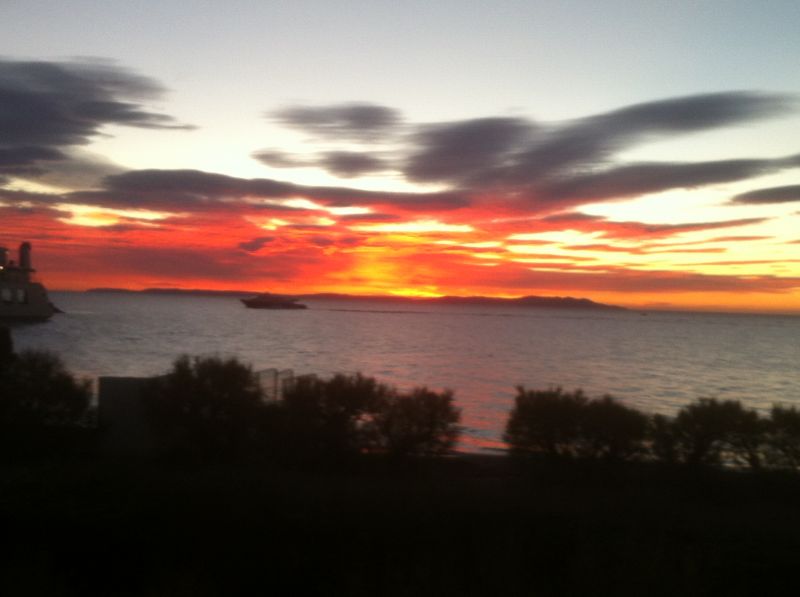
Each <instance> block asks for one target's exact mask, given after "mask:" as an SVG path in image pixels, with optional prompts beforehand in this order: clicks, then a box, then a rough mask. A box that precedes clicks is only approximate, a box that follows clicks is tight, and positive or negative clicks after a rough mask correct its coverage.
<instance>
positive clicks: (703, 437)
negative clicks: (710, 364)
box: [675, 398, 764, 468]
mask: <svg viewBox="0 0 800 597" xmlns="http://www.w3.org/2000/svg"><path fill="white" fill-rule="evenodd" d="M675 433H676V437H677V444H678V452H679V454H680V456H681V459H682V460H683V461H684V462H685V463H686V464H689V465H701V464H719V463H720V462H721V461H722V456H723V454H728V455H730V456H731V457H732V458H733V459H734V460H735V461H744V462H746V463H747V464H749V465H750V466H751V467H754V468H758V467H759V466H760V464H761V458H760V453H761V445H762V443H763V438H764V427H763V425H762V424H761V422H760V420H759V417H758V414H757V413H756V412H754V411H751V410H747V409H745V408H744V407H743V406H742V405H741V403H740V402H738V401H736V400H725V401H718V400H716V399H714V398H700V399H699V400H697V401H696V402H694V403H692V404H689V405H687V406H685V407H683V408H682V409H681V410H680V411H679V412H678V415H677V417H675Z"/></svg>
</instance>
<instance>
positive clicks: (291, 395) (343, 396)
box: [283, 373, 392, 459]
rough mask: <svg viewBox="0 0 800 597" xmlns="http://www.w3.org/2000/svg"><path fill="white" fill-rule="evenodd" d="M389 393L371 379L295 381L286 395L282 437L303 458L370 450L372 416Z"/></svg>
mask: <svg viewBox="0 0 800 597" xmlns="http://www.w3.org/2000/svg"><path fill="white" fill-rule="evenodd" d="M391 395H392V390H391V389H390V388H389V387H388V386H386V385H384V384H381V383H379V382H377V381H376V380H375V379H374V378H371V377H365V376H363V375H361V374H360V373H358V374H355V375H344V374H337V375H335V376H334V377H332V378H331V379H329V380H322V379H319V378H316V377H313V376H304V377H299V378H297V379H296V380H295V382H294V384H292V386H291V387H290V388H288V389H287V390H286V391H285V392H284V397H283V404H284V408H285V410H286V430H285V431H286V436H287V442H289V445H291V447H292V450H293V451H294V452H295V453H296V455H297V456H299V457H301V458H312V459H319V458H322V459H329V458H340V457H343V456H346V455H353V454H359V453H362V452H367V451H370V450H373V449H374V448H375V447H376V446H377V445H378V436H377V428H376V424H375V417H376V415H377V414H378V413H379V412H380V411H381V410H382V409H383V408H384V404H385V403H386V401H387V400H388V399H389V397H390V396H391Z"/></svg>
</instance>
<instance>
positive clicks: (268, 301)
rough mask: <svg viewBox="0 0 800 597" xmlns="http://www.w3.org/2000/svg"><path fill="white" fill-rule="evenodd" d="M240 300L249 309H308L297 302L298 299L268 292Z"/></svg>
mask: <svg viewBox="0 0 800 597" xmlns="http://www.w3.org/2000/svg"><path fill="white" fill-rule="evenodd" d="M241 301H242V302H243V303H244V306H245V307H247V308H249V309H308V307H306V306H305V305H304V304H302V303H298V302H297V301H298V299H296V298H294V297H291V296H286V295H283V294H271V293H269V292H263V293H261V294H258V295H256V296H254V297H251V298H243V299H241Z"/></svg>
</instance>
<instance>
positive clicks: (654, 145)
mask: <svg viewBox="0 0 800 597" xmlns="http://www.w3.org/2000/svg"><path fill="white" fill-rule="evenodd" d="M798 30H800V3H799V2H797V1H796V0H791V1H780V0H771V1H768V2H744V1H708V2H704V1H699V0H693V1H685V2H684V1H671V2H660V1H658V2H657V1H645V2H633V1H604V2H589V1H588V0H586V1H577V0H559V1H552V2H535V1H531V0H527V1H498V0H495V1H493V2H488V1H487V2H467V1H463V0H462V1H450V0H447V1H445V0H428V1H416V0H411V1H404V2H398V1H396V0H395V1H382V0H371V1H348V0H342V1H340V2H327V1H303V0H298V1H295V2H278V1H274V2H270V1H260V2H256V1H253V2H249V1H237V0H232V1H230V2H225V3H223V2H211V1H200V0H198V1H194V2H190V1H176V0H161V1H160V2H158V3H150V2H131V1H130V0H128V1H125V2H119V1H115V0H107V1H88V0H74V1H71V2H54V1H37V0H25V1H14V0H12V1H5V2H0V245H4V246H6V247H9V248H12V249H16V246H17V245H18V244H19V243H20V242H21V241H23V240H28V241H31V242H32V243H33V247H34V263H35V265H36V266H37V269H38V270H39V273H40V276H41V278H42V280H43V281H44V282H45V283H46V284H47V286H48V287H49V288H51V289H71V290H80V289H86V288H91V287H98V286H104V287H108V286H113V287H125V288H134V289H136V288H146V287H156V286H157V287H181V288H213V289H247V290H253V291H272V292H286V293H306V292H329V291H334V292H348V293H357V294H403V295H411V296H436V295H445V294H449V295H490V296H521V295H544V296H578V297H587V298H590V299H593V300H597V301H601V302H608V303H614V304H618V305H624V306H632V307H657V308H699V309H722V310H747V311H752V310H756V311H760V310H763V311H780V312H796V313H800V34H798Z"/></svg>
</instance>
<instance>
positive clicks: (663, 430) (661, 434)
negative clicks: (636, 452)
mask: <svg viewBox="0 0 800 597" xmlns="http://www.w3.org/2000/svg"><path fill="white" fill-rule="evenodd" d="M648 436H649V438H650V453H651V455H652V456H653V458H655V459H656V460H657V461H659V462H663V463H664V464H674V463H675V462H677V461H678V436H677V430H676V428H675V421H674V420H673V419H671V418H669V417H666V416H664V415H653V417H652V418H651V419H650V426H649V428H648Z"/></svg>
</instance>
